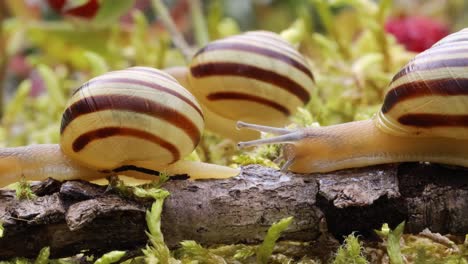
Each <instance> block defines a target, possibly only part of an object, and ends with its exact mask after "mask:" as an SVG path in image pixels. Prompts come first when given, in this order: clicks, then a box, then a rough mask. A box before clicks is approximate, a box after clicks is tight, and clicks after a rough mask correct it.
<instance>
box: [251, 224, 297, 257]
mask: <svg viewBox="0 0 468 264" xmlns="http://www.w3.org/2000/svg"><path fill="white" fill-rule="evenodd" d="M292 220H293V217H292V216H291V217H288V218H284V219H281V220H280V221H278V222H276V223H274V224H273V225H271V227H270V228H269V229H268V232H267V234H266V236H265V239H264V240H263V243H262V244H261V245H260V247H259V248H258V249H257V263H263V264H266V263H268V259H269V258H270V256H271V254H272V253H273V248H274V247H275V244H276V240H278V238H279V237H280V236H281V233H282V232H283V231H284V230H286V228H288V227H289V225H290V224H291V222H292Z"/></svg>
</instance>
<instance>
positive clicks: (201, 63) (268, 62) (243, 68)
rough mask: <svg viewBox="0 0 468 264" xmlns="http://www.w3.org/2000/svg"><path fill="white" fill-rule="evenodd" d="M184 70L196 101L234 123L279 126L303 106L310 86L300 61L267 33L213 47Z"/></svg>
mask: <svg viewBox="0 0 468 264" xmlns="http://www.w3.org/2000/svg"><path fill="white" fill-rule="evenodd" d="M189 68H190V72H189V75H188V81H189V83H190V86H191V87H192V92H193V93H194V95H195V96H196V97H197V99H198V100H199V101H200V102H201V103H202V104H203V105H204V106H205V107H207V108H208V109H210V110H211V111H213V112H215V113H218V114H219V115H221V116H223V117H226V118H229V119H231V120H236V121H237V120H241V119H242V120H247V121H251V122H259V123H266V124H269V125H284V124H285V123H286V122H287V121H288V120H287V119H288V117H289V116H290V115H291V114H292V113H294V112H295V111H296V109H297V107H299V106H303V105H304V104H306V103H307V102H308V101H309V99H310V94H311V88H312V87H313V86H314V78H313V75H312V72H311V71H310V69H309V67H308V66H307V62H306V61H305V59H304V57H303V56H302V55H301V54H300V53H299V52H297V50H295V49H294V48H293V47H292V46H291V45H290V44H289V43H287V42H286V41H284V40H283V39H281V37H280V36H279V35H277V34H275V33H272V32H267V31H252V32H247V33H244V34H241V35H236V36H232V37H227V38H224V39H221V40H218V41H213V42H211V43H209V44H208V45H206V46H205V47H204V48H202V49H200V50H199V51H198V52H197V53H196V54H195V56H194V57H193V59H192V62H191V63H190V67H189Z"/></svg>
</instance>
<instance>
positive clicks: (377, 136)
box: [238, 28, 468, 173]
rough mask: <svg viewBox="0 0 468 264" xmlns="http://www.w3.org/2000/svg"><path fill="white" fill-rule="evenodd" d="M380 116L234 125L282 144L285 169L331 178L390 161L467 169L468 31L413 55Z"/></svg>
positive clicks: (395, 80)
mask: <svg viewBox="0 0 468 264" xmlns="http://www.w3.org/2000/svg"><path fill="white" fill-rule="evenodd" d="M388 88H389V90H388V92H387V93H386V95H385V98H384V101H383V105H382V107H381V110H380V112H379V113H378V114H377V115H375V116H374V117H373V118H371V119H369V120H364V121H355V122H350V123H344V124H338V125H332V126H326V127H313V128H312V127H310V128H305V129H284V128H274V127H266V126H259V125H255V124H247V123H244V122H239V123H238V127H239V128H248V129H253V130H257V131H263V132H270V133H273V134H276V135H277V136H276V137H273V138H266V139H259V140H252V141H247V142H240V143H239V146H240V147H248V146H254V145H259V144H269V143H286V144H285V145H284V148H283V156H284V158H285V164H284V166H283V170H287V169H290V170H291V171H294V172H298V173H311V172H328V171H334V170H339V169H345V168H354V167H363V166H369V165H376V164H384V163H393V162H411V161H414V162H416V161H425V162H434V163H442V164H449V165H458V166H463V167H468V28H467V29H463V30H461V31H459V32H457V33H453V34H451V35H448V36H447V37H445V38H443V39H442V40H440V41H439V42H437V43H436V44H434V45H433V46H432V47H431V48H430V49H428V50H426V51H424V52H422V53H420V54H418V55H417V56H416V57H415V58H413V59H412V60H411V61H410V62H409V63H408V64H407V65H406V66H404V67H403V68H402V69H401V70H400V71H399V72H398V73H397V74H396V75H395V76H394V77H393V79H392V81H391V82H390V84H389V87H388Z"/></svg>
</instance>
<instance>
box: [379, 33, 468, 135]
mask: <svg viewBox="0 0 468 264" xmlns="http://www.w3.org/2000/svg"><path fill="white" fill-rule="evenodd" d="M467 47H468V30H467V29H464V30H462V31H459V32H457V33H454V34H451V35H449V36H447V37H445V38H443V39H442V40H440V41H439V42H437V43H436V44H434V46H433V47H431V48H430V49H428V50H426V51H424V52H422V53H420V54H418V55H417V56H416V57H415V58H414V59H413V60H411V61H410V62H409V63H408V64H407V65H406V66H405V67H404V68H403V69H402V70H400V72H398V73H397V74H396V75H395V77H394V78H393V80H392V82H391V84H390V87H389V91H388V92H387V94H386V96H385V100H384V103H383V106H382V109H381V111H380V113H379V114H378V118H377V125H378V126H379V128H381V129H382V130H383V131H385V132H387V133H390V134H394V135H400V136H427V137H434V136H436V137H451V138H468V49H467Z"/></svg>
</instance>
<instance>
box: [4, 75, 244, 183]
mask: <svg viewBox="0 0 468 264" xmlns="http://www.w3.org/2000/svg"><path fill="white" fill-rule="evenodd" d="M203 127H204V116H203V112H202V110H201V107H200V105H199V104H198V102H197V100H196V99H195V98H194V97H193V95H192V94H190V92H189V91H187V90H186V89H185V88H183V87H182V86H181V85H180V84H178V82H177V81H176V80H175V79H174V78H173V77H171V76H170V75H169V74H167V73H165V72H163V71H160V70H156V69H153V68H149V67H131V68H128V69H125V70H119V71H113V72H108V73H105V74H103V75H101V76H98V77H95V78H93V79H91V80H89V81H88V82H86V83H85V84H83V85H82V86H81V87H79V88H78V89H77V90H75V91H74V93H73V95H72V96H71V98H70V100H69V102H68V105H67V107H66V109H65V111H64V112H63V115H62V122H61V128H60V145H58V144H38V145H31V146H23V147H14V148H1V149H0V186H5V185H7V184H10V183H13V182H16V181H18V180H19V178H20V177H21V176H24V177H25V178H26V179H28V180H41V179H44V178H46V177H53V178H56V179H58V180H69V179H76V178H81V179H87V180H91V179H96V178H102V177H104V176H106V175H109V174H117V173H119V174H120V173H121V174H125V175H127V176H133V177H138V178H144V179H154V178H155V176H158V175H159V173H160V172H166V173H168V174H169V175H174V174H175V175H179V174H188V175H189V176H190V177H191V178H194V179H197V178H224V177H231V176H234V175H237V173H238V170H237V169H232V168H228V167H224V166H219V165H214V164H207V163H202V162H192V161H184V160H183V159H182V158H183V157H184V156H186V155H188V154H189V153H191V152H192V151H193V149H194V148H195V147H196V146H197V144H198V141H199V140H200V137H201V134H202V131H203Z"/></svg>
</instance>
